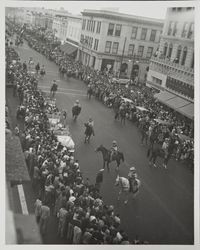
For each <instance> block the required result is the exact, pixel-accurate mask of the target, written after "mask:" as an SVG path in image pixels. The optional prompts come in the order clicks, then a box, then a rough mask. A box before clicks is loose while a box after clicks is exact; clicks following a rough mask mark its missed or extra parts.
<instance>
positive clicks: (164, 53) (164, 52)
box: [163, 43, 168, 56]
mask: <svg viewBox="0 0 200 250" xmlns="http://www.w3.org/2000/svg"><path fill="white" fill-rule="evenodd" d="M167 47H168V44H167V43H165V45H164V51H163V55H164V56H166V55H167Z"/></svg>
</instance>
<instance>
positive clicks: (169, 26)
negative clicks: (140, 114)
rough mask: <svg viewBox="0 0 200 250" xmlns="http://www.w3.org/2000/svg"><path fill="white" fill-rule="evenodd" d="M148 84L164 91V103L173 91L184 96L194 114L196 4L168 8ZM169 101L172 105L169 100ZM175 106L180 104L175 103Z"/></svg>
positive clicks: (185, 102) (161, 95)
mask: <svg viewBox="0 0 200 250" xmlns="http://www.w3.org/2000/svg"><path fill="white" fill-rule="evenodd" d="M147 85H148V86H150V87H154V88H156V89H158V90H161V91H162V92H163V91H165V93H164V94H163V93H161V94H160V96H159V95H158V99H160V100H161V101H163V103H165V101H164V99H166V98H167V96H170V97H172V94H173V95H174V96H175V97H176V96H178V97H179V99H180V98H182V102H181V99H180V105H182V104H183V108H184V107H185V109H186V107H187V102H188V105H190V107H191V109H189V111H190V112H191V113H193V114H194V107H193V104H191V103H193V101H194V8H192V7H184V8H169V9H168V10H167V14H166V19H165V24H164V28H163V34H162V38H161V42H160V46H159V50H158V53H157V56H155V57H152V58H151V61H150V67H149V72H148V75H147ZM169 93H170V94H171V95H169ZM162 99H163V100H162ZM169 100H170V99H169ZM171 100H172V99H171ZM166 103H167V105H168V106H170V104H169V103H170V101H168V102H167V100H166ZM173 106H174V109H177V107H178V106H177V105H176V103H175V104H174V105H172V106H171V107H172V108H173ZM180 108H181V107H180ZM182 113H183V112H182ZM187 113H188V112H187Z"/></svg>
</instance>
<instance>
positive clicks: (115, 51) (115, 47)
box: [112, 42, 119, 54]
mask: <svg viewBox="0 0 200 250" xmlns="http://www.w3.org/2000/svg"><path fill="white" fill-rule="evenodd" d="M118 47H119V43H117V42H114V43H113V46H112V54H117V52H118Z"/></svg>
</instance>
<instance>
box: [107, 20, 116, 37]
mask: <svg viewBox="0 0 200 250" xmlns="http://www.w3.org/2000/svg"><path fill="white" fill-rule="evenodd" d="M114 27H115V25H114V23H109V26H108V33H107V35H108V36H112V35H113V32H114Z"/></svg>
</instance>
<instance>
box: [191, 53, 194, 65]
mask: <svg viewBox="0 0 200 250" xmlns="http://www.w3.org/2000/svg"><path fill="white" fill-rule="evenodd" d="M190 67H191V68H192V69H194V52H193V54H192V61H191V66H190Z"/></svg>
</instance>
